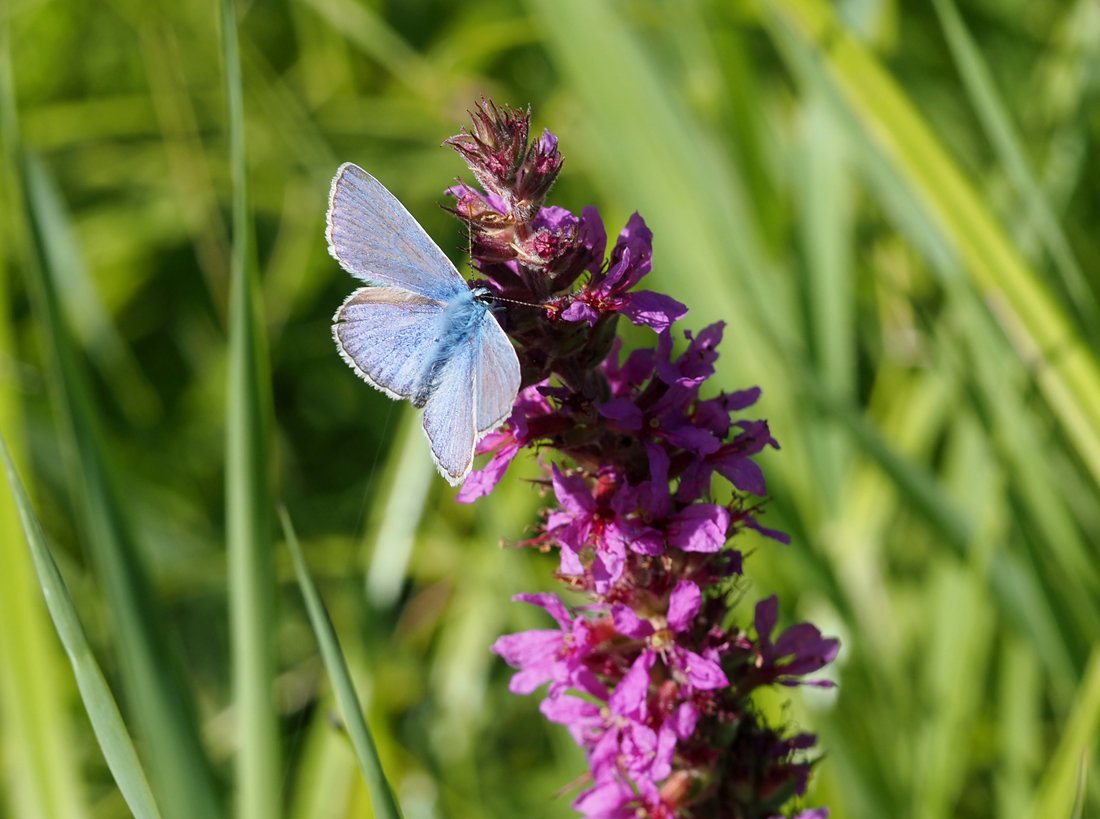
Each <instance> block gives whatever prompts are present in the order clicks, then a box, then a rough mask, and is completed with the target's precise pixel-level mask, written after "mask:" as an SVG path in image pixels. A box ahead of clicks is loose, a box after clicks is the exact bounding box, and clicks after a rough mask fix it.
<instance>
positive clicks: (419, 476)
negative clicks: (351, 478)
mask: <svg viewBox="0 0 1100 819" xmlns="http://www.w3.org/2000/svg"><path fill="white" fill-rule="evenodd" d="M398 423H399V426H398V429H397V431H396V434H395V435H394V443H393V446H392V448H391V449H390V455H389V458H388V459H387V462H386V467H385V469H384V470H383V471H382V473H381V474H380V475H379V476H378V479H377V483H376V484H375V485H376V486H377V489H375V491H374V492H372V495H373V499H372V504H371V508H370V511H369V512H368V516H367V526H366V538H365V546H366V549H365V552H366V554H367V555H369V556H370V568H369V569H368V571H367V583H366V592H367V598H368V599H369V600H370V602H371V603H372V604H373V605H374V606H377V607H378V608H389V607H390V606H392V605H393V604H394V603H396V602H397V599H398V597H399V596H400V594H401V590H402V588H404V586H405V581H406V579H407V574H408V566H409V557H410V556H411V554H412V549H413V540H414V538H415V537H416V530H417V527H418V526H419V524H420V519H421V518H422V517H423V515H424V505H425V503H426V501H427V498H428V492H429V491H430V489H431V485H432V480H433V479H434V477H435V470H434V469H433V468H432V463H431V460H430V459H426V458H424V433H423V432H421V431H420V417H419V414H418V413H414V412H407V411H403V412H402V413H401V420H400V421H399V422H398ZM372 488H373V487H372Z"/></svg>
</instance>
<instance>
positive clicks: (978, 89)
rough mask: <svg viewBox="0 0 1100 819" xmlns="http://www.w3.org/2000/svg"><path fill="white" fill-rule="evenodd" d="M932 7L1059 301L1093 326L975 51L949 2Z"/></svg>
mask: <svg viewBox="0 0 1100 819" xmlns="http://www.w3.org/2000/svg"><path fill="white" fill-rule="evenodd" d="M932 6H933V7H934V8H935V10H936V14H937V16H938V17H939V20H940V25H941V26H942V27H943V32H944V34H945V35H946V37H947V45H948V46H949V47H950V49H951V55H952V57H954V59H955V65H956V66H957V67H958V70H959V75H960V76H961V77H962V80H963V85H964V86H965V88H966V91H967V94H968V95H969V96H970V101H971V104H972V105H973V106H974V111H975V112H976V113H977V115H978V118H979V119H980V120H981V123H982V127H983V128H985V132H986V135H987V136H988V137H989V141H990V142H991V143H992V144H993V149H994V150H995V151H996V154H997V158H998V159H999V160H1000V162H1001V166H1002V167H1003V168H1004V169H1005V171H1006V173H1007V174H1008V176H1009V179H1011V181H1012V184H1013V185H1014V186H1015V187H1016V191H1017V193H1018V195H1019V197H1020V199H1021V200H1022V202H1023V204H1024V209H1025V211H1026V213H1027V216H1028V218H1029V219H1030V220H1031V223H1032V225H1033V226H1034V228H1035V230H1036V233H1037V234H1038V235H1039V236H1040V237H1041V238H1042V240H1043V243H1044V244H1045V245H1046V246H1047V251H1048V252H1049V253H1050V258H1051V260H1052V261H1053V262H1054V264H1055V268H1056V270H1057V271H1058V273H1059V274H1060V275H1061V277H1062V284H1063V286H1064V288H1065V291H1066V294H1067V296H1068V298H1065V299H1063V304H1064V305H1066V306H1068V307H1069V309H1070V310H1071V311H1073V312H1075V313H1076V314H1077V316H1078V318H1079V320H1080V321H1085V322H1087V321H1090V320H1091V321H1093V322H1095V317H1096V315H1097V304H1096V296H1095V294H1094V293H1093V292H1092V289H1091V288H1090V287H1089V285H1088V282H1087V281H1086V280H1085V274H1084V272H1083V271H1082V270H1081V265H1080V264H1079V263H1078V262H1077V258H1076V256H1074V253H1073V248H1072V247H1070V244H1069V240H1068V239H1067V238H1066V234H1065V233H1064V232H1063V230H1062V227H1061V225H1060V224H1059V223H1058V219H1057V217H1055V215H1054V211H1053V210H1052V209H1051V207H1050V203H1049V202H1048V201H1047V197H1046V194H1045V193H1044V191H1043V188H1042V186H1041V185H1040V184H1039V182H1038V180H1037V179H1036V178H1035V174H1034V173H1033V172H1032V170H1031V165H1030V163H1029V162H1028V159H1027V155H1026V153H1025V152H1024V147H1023V143H1022V140H1021V139H1020V137H1019V135H1018V134H1017V133H1016V129H1015V128H1014V127H1013V125H1012V119H1011V117H1010V116H1009V114H1008V111H1007V110H1006V108H1005V105H1004V103H1003V102H1002V101H1001V96H1000V94H999V93H998V92H997V87H996V85H995V84H994V82H993V78H992V77H991V76H990V73H989V68H988V67H987V66H986V64H985V60H984V59H983V58H982V54H981V51H979V49H978V47H977V45H976V44H975V42H974V40H973V38H972V37H971V36H970V32H969V31H968V30H967V28H966V23H964V22H963V19H962V16H961V15H960V14H959V10H958V7H957V6H956V5H955V3H954V0H934V2H933V3H932ZM1083 326H1085V327H1088V326H1090V325H1089V324H1083ZM1092 326H1095V325H1092Z"/></svg>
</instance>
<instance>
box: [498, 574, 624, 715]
mask: <svg viewBox="0 0 1100 819" xmlns="http://www.w3.org/2000/svg"><path fill="white" fill-rule="evenodd" d="M512 599H513V600H515V601H517V602H525V603H531V604H532V605H535V606H540V607H541V608H544V609H545V610H546V611H547V612H549V614H550V615H551V616H553V618H554V619H555V620H556V621H557V623H558V626H559V628H558V629H557V630H555V629H546V630H540V631H523V632H520V633H518V634H508V635H505V636H503V637H500V638H499V639H498V640H497V641H496V642H495V643H494V644H493V651H494V652H495V653H496V654H499V655H500V656H501V657H502V658H503V659H504V661H505V662H506V663H508V664H509V665H510V666H512V667H513V668H517V669H519V673H517V674H515V675H513V677H512V680H511V682H510V683H509V686H508V687H509V689H510V690H511V691H512V692H513V693H516V694H530V693H531V692H533V691H534V690H535V689H537V688H538V687H539V686H541V685H542V684H543V683H547V682H548V683H550V684H551V685H550V693H551V695H555V694H557V693H560V692H561V691H564V690H565V689H566V688H577V689H579V690H581V691H585V692H587V693H588V694H591V695H592V696H596V697H603V698H606V696H607V690H606V688H605V687H604V685H603V684H602V683H601V682H600V681H599V680H598V679H597V677H596V676H595V675H594V674H593V673H592V672H591V671H590V670H589V669H588V668H587V667H586V666H585V660H586V659H587V657H588V655H589V654H590V653H591V652H592V651H594V650H595V649H596V647H597V646H598V645H599V643H600V642H601V641H602V638H601V637H600V635H599V633H598V632H597V631H596V630H595V629H594V628H593V626H592V624H591V623H590V622H589V621H588V620H586V619H585V618H583V617H574V616H573V615H572V614H571V613H570V612H569V610H568V609H567V608H566V607H565V605H564V604H563V603H562V602H561V600H560V599H559V598H558V597H556V596H555V595H552V594H517V595H516V596H515V597H513V598H512Z"/></svg>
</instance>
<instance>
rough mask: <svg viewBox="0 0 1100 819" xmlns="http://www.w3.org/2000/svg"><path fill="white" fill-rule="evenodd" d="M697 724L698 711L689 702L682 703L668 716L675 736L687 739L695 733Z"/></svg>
mask: <svg viewBox="0 0 1100 819" xmlns="http://www.w3.org/2000/svg"><path fill="white" fill-rule="evenodd" d="M698 722H699V710H698V709H697V708H696V707H695V706H694V705H692V704H691V703H690V702H682V703H680V705H679V707H678V708H677V709H676V710H675V711H673V712H672V714H671V715H670V716H669V722H668V723H666V724H668V725H670V726H671V728H672V730H673V731H674V732H675V734H676V736H677V737H679V738H680V739H687V738H688V737H690V736H691V735H692V734H694V733H695V725H696V724H697V723H698Z"/></svg>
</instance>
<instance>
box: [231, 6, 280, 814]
mask: <svg viewBox="0 0 1100 819" xmlns="http://www.w3.org/2000/svg"><path fill="white" fill-rule="evenodd" d="M221 28H222V56H223V60H224V70H225V81H226V97H227V100H228V116H229V164H230V170H231V173H232V178H233V231H232V254H231V258H230V291H229V380H228V384H227V386H226V442H225V443H226V525H227V529H228V531H227V544H226V548H227V551H228V556H229V619H230V630H231V651H232V655H233V656H232V663H233V700H234V707H235V711H236V716H237V736H238V748H237V766H236V767H237V782H236V785H237V815H238V816H239V817H240V819H272V817H276V816H279V815H280V814H281V812H282V804H283V802H282V797H281V796H280V783H281V781H282V777H281V771H280V768H279V758H280V751H279V730H278V721H277V715H276V710H275V701H274V690H273V682H274V677H275V656H274V643H273V628H272V623H273V622H274V620H275V618H274V607H275V605H274V604H275V601H274V590H275V566H274V560H273V557H272V554H271V531H270V530H271V495H270V491H269V483H268V466H267V447H268V430H269V429H270V418H271V398H270V378H269V376H268V373H267V369H266V367H267V363H266V361H267V359H266V346H265V342H264V337H263V325H262V323H261V322H260V321H259V320H258V315H257V308H258V304H259V295H258V293H259V282H258V276H257V271H256V264H255V258H254V250H253V241H252V236H251V225H250V220H249V204H248V183H247V164H246V161H245V134H244V126H245V123H244V92H243V88H242V84H241V64H240V55H239V52H238V41H237V18H236V9H235V6H234V3H233V0H222V3H221Z"/></svg>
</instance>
